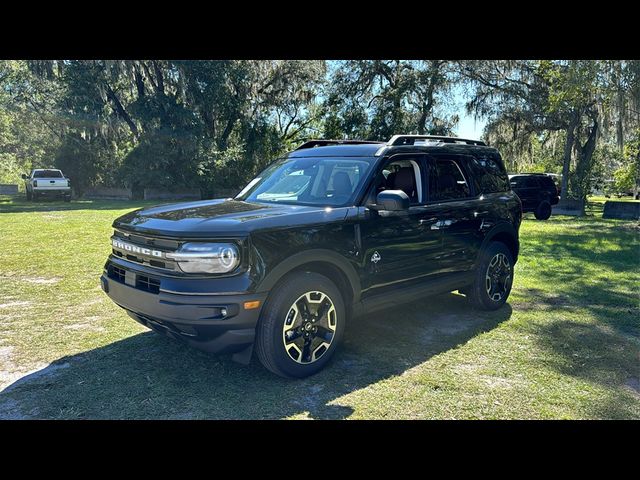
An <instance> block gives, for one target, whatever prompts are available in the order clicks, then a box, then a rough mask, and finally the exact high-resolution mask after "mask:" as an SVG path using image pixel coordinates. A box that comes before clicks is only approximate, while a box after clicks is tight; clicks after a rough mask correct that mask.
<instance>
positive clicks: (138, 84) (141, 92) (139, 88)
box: [133, 66, 144, 99]
mask: <svg viewBox="0 0 640 480" xmlns="http://www.w3.org/2000/svg"><path fill="white" fill-rule="evenodd" d="M133 76H134V78H135V81H136V90H137V91H138V98H139V99H140V98H142V97H144V78H142V74H141V73H140V70H139V69H138V67H137V66H135V67H134V70H133Z"/></svg>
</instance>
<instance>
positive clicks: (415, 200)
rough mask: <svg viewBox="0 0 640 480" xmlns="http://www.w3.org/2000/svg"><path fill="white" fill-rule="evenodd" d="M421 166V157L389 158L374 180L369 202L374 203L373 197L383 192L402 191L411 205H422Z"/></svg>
mask: <svg viewBox="0 0 640 480" xmlns="http://www.w3.org/2000/svg"><path fill="white" fill-rule="evenodd" d="M423 166H424V163H423V159H422V158H421V157H414V156H408V155H400V156H399V157H398V156H396V157H393V158H391V160H390V161H388V162H387V163H386V164H385V165H384V166H383V168H382V170H381V171H380V172H379V173H378V175H377V176H376V177H375V179H374V185H373V188H372V190H371V193H370V196H369V199H370V201H372V202H375V197H376V196H377V194H378V193H380V192H381V191H383V190H402V191H403V192H404V193H406V194H407V196H408V197H409V200H410V202H411V204H413V205H418V204H421V203H424V198H423V185H424V179H425V174H424V172H423V168H422V167H423Z"/></svg>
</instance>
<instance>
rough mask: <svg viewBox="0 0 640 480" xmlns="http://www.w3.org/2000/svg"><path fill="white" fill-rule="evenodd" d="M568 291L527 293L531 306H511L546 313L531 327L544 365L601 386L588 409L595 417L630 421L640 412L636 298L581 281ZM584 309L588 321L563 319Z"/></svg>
mask: <svg viewBox="0 0 640 480" xmlns="http://www.w3.org/2000/svg"><path fill="white" fill-rule="evenodd" d="M572 287H573V288H572V291H571V294H566V293H553V294H552V293H550V292H548V291H547V292H545V291H543V290H540V289H536V288H530V289H527V290H526V294H527V297H528V298H530V299H531V302H518V301H516V302H514V303H513V307H514V308H515V309H516V310H517V311H524V310H527V309H535V310H537V311H542V312H548V318H547V320H546V321H544V322H540V323H538V324H536V325H535V326H533V325H532V326H531V328H532V329H533V330H534V331H535V333H536V335H535V338H536V340H537V344H538V346H539V347H541V349H542V352H544V353H545V354H544V355H543V356H542V357H541V358H542V360H541V361H542V362H543V363H544V364H545V367H551V368H553V369H554V370H556V371H557V372H560V373H562V374H563V375H568V376H571V377H575V378H578V379H581V380H584V381H587V382H589V383H592V384H596V385H601V386H604V387H605V388H606V392H607V393H606V396H605V398H603V399H602V400H601V401H599V402H597V403H594V404H592V405H591V406H590V409H591V410H592V412H593V416H594V418H611V419H613V418H635V417H637V415H638V412H640V305H639V303H638V296H637V295H635V296H633V295H629V294H624V293H620V292H616V291H613V290H611V289H610V288H607V287H608V285H607V284H605V283H604V282H597V283H587V282H586V281H585V280H584V279H583V280H582V281H578V282H574V283H572ZM631 291H633V290H631ZM584 310H586V311H587V312H588V313H589V314H590V316H591V317H592V318H586V319H585V320H586V321H581V320H579V319H568V318H564V315H566V313H568V312H576V311H584ZM574 318H575V317H574ZM594 320H595V321H594Z"/></svg>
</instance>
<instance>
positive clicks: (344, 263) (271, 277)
mask: <svg viewBox="0 0 640 480" xmlns="http://www.w3.org/2000/svg"><path fill="white" fill-rule="evenodd" d="M311 262H324V263H329V264H331V265H333V266H335V267H337V268H339V269H340V271H341V272H342V273H344V275H345V277H346V278H347V280H348V281H349V284H350V286H351V290H352V291H353V301H354V302H357V301H359V300H360V293H361V291H362V288H361V285H360V277H359V276H358V273H357V272H356V269H355V268H354V267H353V265H352V264H351V263H350V262H349V261H348V260H347V259H346V258H345V257H344V256H342V255H340V254H339V253H336V252H334V251H332V250H326V249H323V248H315V249H312V250H305V251H304V252H299V253H296V254H294V255H291V256H290V257H287V258H286V259H285V260H283V261H281V262H280V263H278V264H277V265H276V266H275V267H274V268H273V269H272V270H271V271H270V272H269V273H268V274H267V275H266V276H265V277H264V279H262V281H261V282H260V283H259V284H258V286H257V288H256V291H258V292H268V291H270V290H271V289H272V288H273V287H274V286H275V284H276V283H278V281H280V279H281V278H282V277H284V276H285V275H286V274H287V273H289V272H291V271H292V270H294V269H296V268H298V267H299V266H301V265H304V264H305V263H311Z"/></svg>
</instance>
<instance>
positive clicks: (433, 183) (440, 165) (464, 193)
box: [429, 159, 471, 201]
mask: <svg viewBox="0 0 640 480" xmlns="http://www.w3.org/2000/svg"><path fill="white" fill-rule="evenodd" d="M469 196H471V190H470V189H469V182H467V179H466V178H465V176H464V174H463V173H462V169H461V168H460V166H459V165H458V164H457V163H456V162H454V161H453V160H445V159H436V160H435V162H433V167H432V170H431V175H430V176H429V200H432V201H443V200H455V199H458V198H467V197H469Z"/></svg>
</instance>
